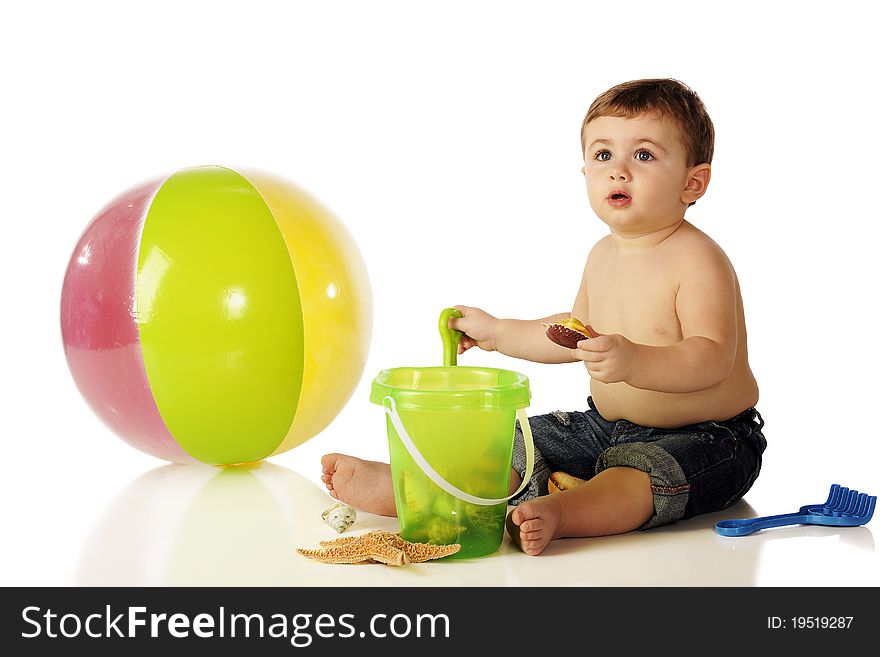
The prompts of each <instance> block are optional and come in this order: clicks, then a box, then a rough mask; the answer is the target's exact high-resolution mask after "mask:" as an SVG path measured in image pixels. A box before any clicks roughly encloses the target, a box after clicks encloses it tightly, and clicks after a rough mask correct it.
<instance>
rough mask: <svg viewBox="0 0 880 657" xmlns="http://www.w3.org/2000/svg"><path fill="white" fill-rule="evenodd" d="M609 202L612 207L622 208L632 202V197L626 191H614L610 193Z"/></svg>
mask: <svg viewBox="0 0 880 657" xmlns="http://www.w3.org/2000/svg"><path fill="white" fill-rule="evenodd" d="M608 203H609V205H611V207H614V208H622V207H624V206H626V205H629V204H630V203H632V198H630V197H629V196H628V195H627V194H625V193H624V192H612V193H611V194H609V195H608Z"/></svg>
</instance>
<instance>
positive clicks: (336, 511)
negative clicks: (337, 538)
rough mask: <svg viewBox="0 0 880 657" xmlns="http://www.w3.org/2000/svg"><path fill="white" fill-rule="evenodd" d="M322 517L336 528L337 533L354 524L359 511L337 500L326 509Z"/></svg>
mask: <svg viewBox="0 0 880 657" xmlns="http://www.w3.org/2000/svg"><path fill="white" fill-rule="evenodd" d="M321 517H322V518H323V519H324V522H326V523H327V524H328V525H330V526H331V527H332V528H333V529H335V530H336V533H337V534H341V533H342V532H344V531H345V530H346V529H348V528H349V527H351V526H352V525H353V524H354V521H355V519H356V518H357V512H356V511H355V510H354V508H352V507H350V506H348V505H347V504H343V503H342V502H337V503H336V504H334V505H333V506H331V507H330V508H329V509H326V510H325V511H324V512H323V513H322V514H321Z"/></svg>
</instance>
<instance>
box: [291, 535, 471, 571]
mask: <svg viewBox="0 0 880 657" xmlns="http://www.w3.org/2000/svg"><path fill="white" fill-rule="evenodd" d="M460 549H461V545H460V544H458V543H453V544H452V545H432V544H430V543H412V542H410V541H405V540H404V539H402V538H401V537H400V534H397V533H394V532H389V531H385V530H384V529H375V530H373V531H371V532H367V533H366V534H360V535H359V536H345V537H343V538H337V539H334V540H332V541H321V549H320V550H304V549H302V548H299V549H297V552H299V553H300V554H301V555H303V556H304V557H308V558H309V559H315V560H316V561H322V562H324V563H360V562H362V561H373V562H379V563H384V564H387V565H389V566H402V565H404V564H407V563H421V562H423V561H428V560H429V559H439V558H441V557H446V556H449V555H450V554H455V553H456V552H458V551H459V550H460Z"/></svg>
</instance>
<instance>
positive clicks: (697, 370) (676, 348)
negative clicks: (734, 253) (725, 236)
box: [572, 251, 738, 393]
mask: <svg viewBox="0 0 880 657" xmlns="http://www.w3.org/2000/svg"><path fill="white" fill-rule="evenodd" d="M737 285H738V283H737V280H736V273H735V272H734V270H733V267H732V266H731V264H730V262H729V261H728V260H727V257H726V256H725V255H724V254H723V253H722V252H720V251H718V252H714V253H709V254H705V255H702V256H701V257H698V258H693V259H692V260H691V261H690V262H689V263H688V266H687V270H686V271H685V272H683V274H682V279H681V282H680V286H679V290H678V294H677V296H676V301H675V310H676V314H677V315H678V319H679V323H680V325H681V333H682V340H681V341H680V342H678V343H676V344H674V345H670V346H666V347H656V346H652V345H645V344H637V343H634V342H632V341H630V340H628V339H627V338H625V337H623V336H622V335H603V336H600V337H598V338H594V339H591V340H585V341H581V342H579V343H578V348H577V349H575V350H573V352H572V354H573V355H574V356H576V357H577V358H578V359H579V360H583V361H584V362H585V364H586V366H587V369H588V370H589V372H590V376H592V377H593V378H595V379H597V380H599V381H602V382H604V383H616V382H619V381H624V382H626V383H628V384H629V385H631V386H633V387H634V388H642V389H644V390H655V391H657V392H672V393H685V392H697V391H699V390H705V389H707V388H711V387H712V386H714V385H717V384H718V383H721V382H722V381H724V380H725V379H726V378H727V377H728V376H729V375H730V373H731V371H732V370H733V365H734V360H735V357H736V346H737Z"/></svg>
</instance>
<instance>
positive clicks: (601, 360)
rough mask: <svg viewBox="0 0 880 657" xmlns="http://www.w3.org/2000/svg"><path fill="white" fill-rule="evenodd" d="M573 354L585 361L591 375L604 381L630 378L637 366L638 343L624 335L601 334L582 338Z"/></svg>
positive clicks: (616, 381) (609, 381)
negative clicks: (587, 338) (586, 338)
mask: <svg viewBox="0 0 880 657" xmlns="http://www.w3.org/2000/svg"><path fill="white" fill-rule="evenodd" d="M577 346H578V348H577V349H572V351H571V355H572V356H573V357H574V358H576V359H578V360H582V361H584V365H586V366H587V371H588V372H589V373H590V376H591V377H593V378H594V379H596V380H597V381H601V382H602V383H618V382H619V381H626V380H627V379H629V378H630V377H631V376H632V375H633V372H634V370H635V368H636V345H635V343H634V342H630V341H629V340H627V339H626V338H625V337H623V336H622V335H617V334H613V335H600V336H599V337H598V338H590V339H589V340H581V341H580V342H578V343H577Z"/></svg>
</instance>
